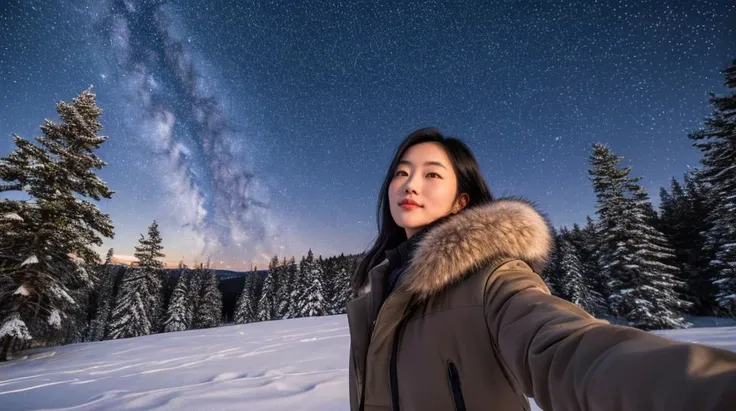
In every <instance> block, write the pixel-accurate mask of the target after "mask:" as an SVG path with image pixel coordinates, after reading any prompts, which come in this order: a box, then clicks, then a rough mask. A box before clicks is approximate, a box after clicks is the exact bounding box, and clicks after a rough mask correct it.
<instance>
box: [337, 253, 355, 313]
mask: <svg viewBox="0 0 736 411" xmlns="http://www.w3.org/2000/svg"><path fill="white" fill-rule="evenodd" d="M350 268H351V267H350V260H349V259H348V258H347V257H346V256H345V255H344V254H340V257H338V262H337V278H338V280H337V286H338V290H337V301H336V306H335V314H345V313H346V312H347V305H348V301H350V300H351V299H352V298H353V289H352V287H351V285H350V275H351V271H350Z"/></svg>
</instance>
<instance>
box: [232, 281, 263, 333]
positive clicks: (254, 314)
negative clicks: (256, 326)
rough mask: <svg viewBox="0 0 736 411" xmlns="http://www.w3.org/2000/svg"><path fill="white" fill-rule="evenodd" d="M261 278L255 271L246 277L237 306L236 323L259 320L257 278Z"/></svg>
mask: <svg viewBox="0 0 736 411" xmlns="http://www.w3.org/2000/svg"><path fill="white" fill-rule="evenodd" d="M257 278H260V276H259V275H258V274H256V273H255V272H253V273H250V274H248V276H246V277H245V284H243V291H242V292H241V293H240V297H239V298H238V303H237V305H236V306H235V323H237V324H247V323H252V322H256V321H258V311H257V310H258V300H257V299H256V298H255V288H256V284H255V283H256V280H257Z"/></svg>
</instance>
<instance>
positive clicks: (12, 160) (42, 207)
mask: <svg viewBox="0 0 736 411" xmlns="http://www.w3.org/2000/svg"><path fill="white" fill-rule="evenodd" d="M56 111H57V113H58V114H59V117H60V119H61V122H60V123H58V124H55V123H53V122H52V121H50V120H45V121H44V124H43V125H42V126H41V131H42V132H43V134H44V136H43V137H36V138H35V139H36V141H37V142H38V143H39V144H40V146H39V145H34V144H33V143H31V142H30V141H28V140H25V139H23V138H21V137H19V136H17V135H14V136H13V140H14V142H15V145H16V149H15V150H14V151H13V152H12V153H10V154H9V155H7V156H6V157H3V158H2V159H0V180H2V181H3V182H4V183H0V192H18V193H20V192H23V193H26V194H28V195H29V196H30V197H31V199H29V200H10V199H3V200H0V216H2V218H0V231H2V232H3V236H0V254H1V257H0V258H2V263H3V265H4V266H5V267H6V270H5V273H4V277H5V280H6V281H7V283H9V284H10V285H8V284H6V287H8V288H10V289H12V293H11V294H10V295H14V296H15V297H13V298H7V297H8V296H7V295H5V296H2V295H0V312H6V314H5V315H6V318H14V319H15V320H13V322H14V323H17V321H24V322H28V321H30V323H26V326H27V329H29V330H30V332H31V334H32V333H33V332H34V331H33V330H34V329H35V328H37V326H38V327H42V325H43V324H49V325H50V326H51V327H52V328H56V329H65V330H66V328H67V327H66V325H64V326H61V324H60V322H63V321H66V320H68V319H70V318H78V317H79V315H80V313H84V312H85V311H86V307H84V306H83V304H81V302H82V301H84V300H85V296H86V295H87V294H88V293H89V289H90V287H91V286H92V281H91V279H90V278H89V276H87V275H86V274H87V273H86V271H84V270H79V269H78V268H77V266H76V265H75V263H74V261H73V257H72V256H77V257H78V258H81V259H83V260H84V261H85V262H86V263H87V267H89V266H91V265H92V264H94V263H96V262H97V261H99V256H98V255H97V253H96V252H95V251H94V250H93V249H92V246H93V245H97V246H100V245H102V240H101V239H100V236H103V237H112V236H113V226H112V222H111V221H110V217H109V216H108V215H107V214H103V213H101V212H100V211H99V209H98V208H97V206H95V205H94V204H92V203H91V202H89V201H87V199H88V198H92V199H94V200H97V201H99V200H100V199H101V198H108V199H109V198H111V197H112V195H113V194H114V192H113V191H112V190H110V189H109V188H108V187H107V186H106V185H105V183H104V182H103V181H102V180H100V179H99V178H98V177H97V176H96V175H95V173H94V169H100V168H102V167H104V166H105V165H106V163H105V162H103V161H102V160H100V159H99V157H97V156H96V155H95V154H94V151H95V150H97V149H98V148H99V147H100V145H101V144H102V143H103V142H104V141H105V140H106V139H107V137H104V136H99V135H98V132H99V131H100V130H101V129H102V126H101V124H100V123H99V122H98V121H97V119H98V117H99V116H100V114H101V113H102V110H100V108H99V107H98V106H97V104H96V102H95V95H94V94H93V93H92V92H91V90H90V89H87V90H85V91H84V92H82V93H81V94H79V95H78V96H77V97H76V98H74V100H73V101H72V102H71V103H68V102H59V103H57V105H56ZM17 290H25V291H26V292H27V295H24V294H23V292H19V293H17V294H15V291H17ZM77 300H79V301H77ZM13 312H15V313H18V315H12V313H13ZM26 315H29V316H30V317H26ZM57 318H58V319H59V321H56V319H57ZM48 320H51V321H48ZM43 329H46V330H48V329H49V328H48V327H46V328H43Z"/></svg>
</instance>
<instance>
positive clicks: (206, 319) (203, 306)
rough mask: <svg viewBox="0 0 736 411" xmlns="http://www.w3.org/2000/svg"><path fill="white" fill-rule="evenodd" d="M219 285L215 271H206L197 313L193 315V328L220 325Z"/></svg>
mask: <svg viewBox="0 0 736 411" xmlns="http://www.w3.org/2000/svg"><path fill="white" fill-rule="evenodd" d="M219 284H220V279H219V278H218V277H217V273H215V270H212V269H209V270H207V271H206V273H205V283H204V288H203V290H202V295H201V296H200V302H199V304H198V306H197V312H195V313H194V328H212V327H217V326H219V325H220V323H222V292H221V291H220V288H219Z"/></svg>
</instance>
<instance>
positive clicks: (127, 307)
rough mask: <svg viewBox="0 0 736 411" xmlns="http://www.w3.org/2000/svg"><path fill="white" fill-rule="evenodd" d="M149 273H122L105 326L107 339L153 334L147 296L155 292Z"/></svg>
mask: <svg viewBox="0 0 736 411" xmlns="http://www.w3.org/2000/svg"><path fill="white" fill-rule="evenodd" d="M152 270H153V269H151V268H148V267H130V268H128V269H127V270H126V273H125V277H123V280H122V282H121V284H120V291H119V293H118V297H117V299H116V302H115V308H114V309H113V311H112V318H111V320H110V322H109V324H108V329H107V334H108V336H109V337H110V338H111V339H113V340H114V339H118V338H129V337H139V336H142V335H149V334H152V333H153V332H154V331H155V329H154V322H153V318H152V317H154V316H155V310H154V307H152V304H151V301H152V297H151V296H152V294H153V293H154V292H155V288H156V281H155V274H152V273H151V271H152Z"/></svg>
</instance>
